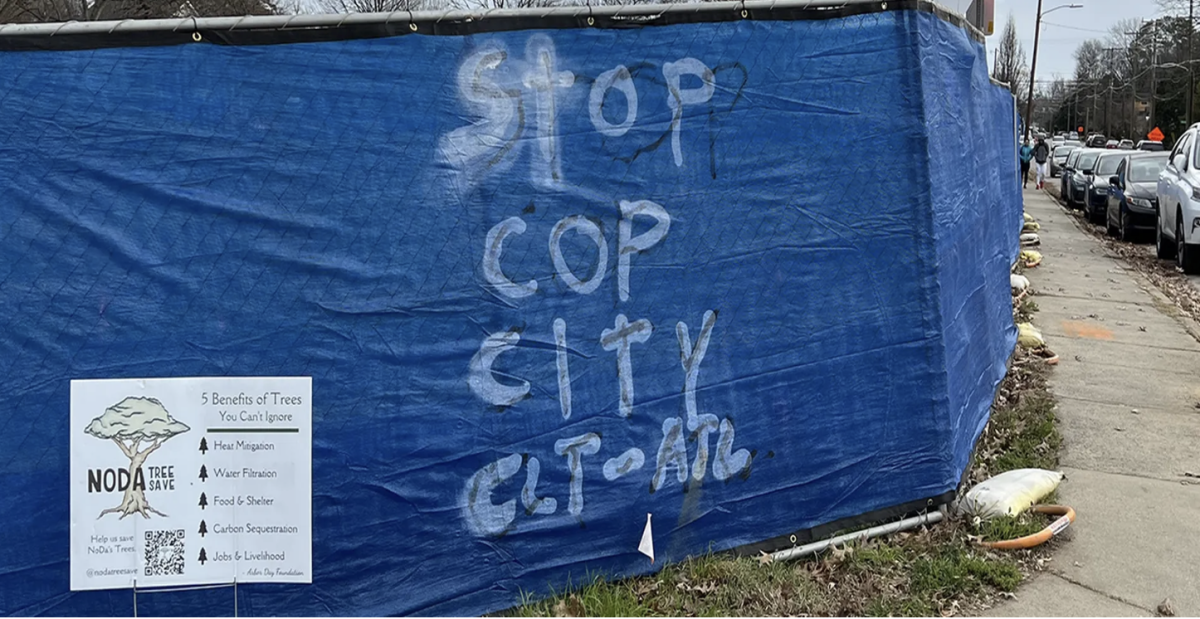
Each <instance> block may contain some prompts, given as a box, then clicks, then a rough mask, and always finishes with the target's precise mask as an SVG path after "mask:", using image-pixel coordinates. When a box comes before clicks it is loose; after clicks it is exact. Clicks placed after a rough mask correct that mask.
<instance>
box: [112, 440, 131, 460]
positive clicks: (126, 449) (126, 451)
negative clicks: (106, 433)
mask: <svg viewBox="0 0 1200 619" xmlns="http://www.w3.org/2000/svg"><path fill="white" fill-rule="evenodd" d="M112 442H114V443H116V444H117V447H120V448H121V453H123V454H125V457H126V458H129V459H130V460H132V459H133V454H134V451H133V450H131V449H130V448H129V447H127V446H125V443H122V442H121V439H119V438H117V437H115V436H114V437H112Z"/></svg>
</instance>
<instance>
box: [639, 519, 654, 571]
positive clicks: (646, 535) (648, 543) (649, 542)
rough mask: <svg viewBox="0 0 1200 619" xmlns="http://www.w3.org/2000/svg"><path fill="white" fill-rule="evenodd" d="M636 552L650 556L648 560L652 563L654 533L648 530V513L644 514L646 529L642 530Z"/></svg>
mask: <svg viewBox="0 0 1200 619" xmlns="http://www.w3.org/2000/svg"><path fill="white" fill-rule="evenodd" d="M638 552H640V553H642V554H644V555H646V556H647V557H650V562H651V563H654V534H653V533H651V532H650V514H646V529H645V530H644V531H642V541H641V543H640V544H638Z"/></svg>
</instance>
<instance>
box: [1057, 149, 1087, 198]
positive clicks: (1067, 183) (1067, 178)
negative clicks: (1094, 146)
mask: <svg viewBox="0 0 1200 619" xmlns="http://www.w3.org/2000/svg"><path fill="white" fill-rule="evenodd" d="M1085 150H1087V149H1086V148H1083V147H1080V148H1077V149H1075V150H1073V151H1071V152H1070V153H1069V154H1068V155H1067V159H1066V161H1065V162H1064V163H1063V169H1062V185H1061V186H1060V187H1059V193H1058V195H1059V196H1061V197H1062V199H1063V202H1066V203H1067V207H1069V208H1074V205H1075V202H1074V201H1073V200H1072V199H1071V175H1072V174H1074V172H1075V163H1076V162H1077V161H1078V160H1079V155H1081V154H1083V151H1085Z"/></svg>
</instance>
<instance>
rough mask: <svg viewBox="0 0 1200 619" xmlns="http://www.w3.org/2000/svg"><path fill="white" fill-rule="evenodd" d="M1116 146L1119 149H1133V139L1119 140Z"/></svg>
mask: <svg viewBox="0 0 1200 619" xmlns="http://www.w3.org/2000/svg"><path fill="white" fill-rule="evenodd" d="M1117 148H1119V149H1121V150H1133V140H1121V141H1120V142H1119V143H1117Z"/></svg>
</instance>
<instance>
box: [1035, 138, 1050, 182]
mask: <svg viewBox="0 0 1200 619" xmlns="http://www.w3.org/2000/svg"><path fill="white" fill-rule="evenodd" d="M1049 159H1050V147H1049V146H1046V139H1045V138H1038V141H1037V146H1034V147H1033V160H1034V161H1035V162H1036V163H1037V188H1038V189H1041V188H1042V185H1044V184H1045V183H1044V181H1045V180H1046V162H1047V161H1048V160H1049Z"/></svg>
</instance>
